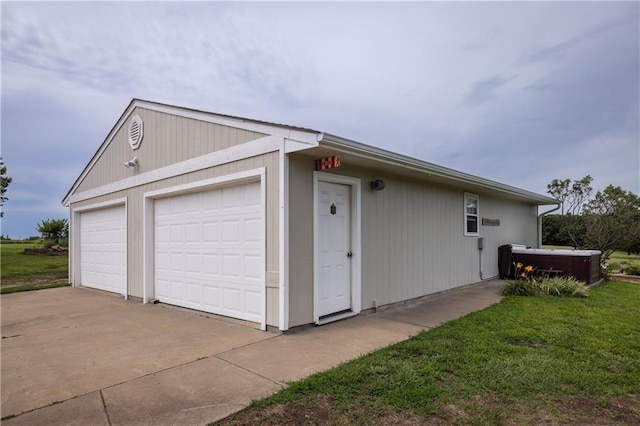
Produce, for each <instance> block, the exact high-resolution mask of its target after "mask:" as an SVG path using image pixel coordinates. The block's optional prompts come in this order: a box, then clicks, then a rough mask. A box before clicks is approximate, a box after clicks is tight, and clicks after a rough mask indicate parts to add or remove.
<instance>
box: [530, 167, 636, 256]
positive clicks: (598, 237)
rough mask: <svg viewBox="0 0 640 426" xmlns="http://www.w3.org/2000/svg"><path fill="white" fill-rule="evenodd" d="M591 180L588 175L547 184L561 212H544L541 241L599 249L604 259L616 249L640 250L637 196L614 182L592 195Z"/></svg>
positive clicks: (548, 190)
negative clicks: (545, 213) (547, 213)
mask: <svg viewBox="0 0 640 426" xmlns="http://www.w3.org/2000/svg"><path fill="white" fill-rule="evenodd" d="M592 181H593V178H592V177H591V176H590V175H587V176H585V177H583V178H582V179H579V180H576V181H574V182H572V181H571V180H570V179H564V180H558V179H554V180H552V181H551V183H549V185H547V192H548V193H549V194H551V195H552V196H553V197H554V198H556V199H557V200H558V204H559V210H560V213H559V214H549V215H546V216H543V218H542V243H543V244H549V245H561V246H572V247H574V248H576V249H595V250H600V251H601V252H602V260H603V261H604V260H606V259H608V258H609V257H610V256H611V254H612V253H613V252H614V251H615V250H624V251H627V252H628V253H638V252H640V197H638V195H636V194H634V193H633V192H631V191H626V190H624V189H622V188H621V187H619V186H613V185H609V186H607V187H606V188H605V189H603V190H602V191H597V192H596V193H595V195H594V196H593V197H592V196H591V194H592V193H593V187H592V186H591V182H592Z"/></svg>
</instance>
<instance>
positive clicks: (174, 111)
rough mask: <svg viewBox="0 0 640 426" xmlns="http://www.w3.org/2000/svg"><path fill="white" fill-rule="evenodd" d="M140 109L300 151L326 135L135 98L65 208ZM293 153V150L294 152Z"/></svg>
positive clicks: (84, 172)
mask: <svg viewBox="0 0 640 426" xmlns="http://www.w3.org/2000/svg"><path fill="white" fill-rule="evenodd" d="M136 108H143V109H147V110H150V111H156V112H162V113H166V114H171V115H176V116H179V117H184V118H191V119H194V120H199V121H204V122H207V123H213V124H219V125H222V126H229V127H234V128H238V129H242V130H248V131H252V132H257V133H263V134H265V135H270V136H280V137H284V138H288V139H291V140H292V141H296V142H298V143H300V144H301V145H300V149H297V150H301V149H305V147H306V148H313V147H314V146H318V141H320V139H322V133H320V132H317V131H314V130H309V131H304V130H303V129H292V128H290V127H288V126H284V125H282V126H278V125H277V124H272V125H271V124H268V123H260V122H256V121H253V120H249V119H242V118H240V117H238V118H233V117H228V116H222V115H219V114H216V113H213V112H204V111H195V110H189V109H186V108H182V107H178V106H171V105H165V104H158V103H155V102H149V101H144V100H139V99H134V100H133V101H131V103H130V104H129V106H128V107H127V109H126V110H125V111H124V112H123V113H122V115H121V116H120V118H119V119H118V121H117V122H116V124H115V126H113V129H111V131H110V132H109V134H108V135H107V138H106V139H105V140H104V142H103V143H102V145H100V147H99V148H98V151H97V152H96V153H95V154H94V156H93V157H92V158H91V161H90V162H89V164H87V165H86V166H85V168H84V169H83V171H82V173H81V174H80V176H79V177H78V178H77V179H76V181H75V182H74V183H73V185H72V186H71V188H70V189H69V191H68V192H67V195H65V197H64V199H63V200H62V205H63V206H65V207H68V206H69V199H70V198H71V195H72V194H73V193H74V192H75V190H76V189H77V188H78V187H79V186H80V184H81V183H82V181H83V180H84V178H85V177H86V176H87V174H89V171H91V169H92V168H93V166H94V165H95V163H96V162H97V161H98V159H100V157H101V156H102V154H103V153H104V151H105V150H106V149H107V147H108V146H109V144H110V143H111V141H112V140H113V138H114V137H115V135H116V134H117V133H118V131H120V129H121V128H122V126H123V125H124V124H125V123H126V122H127V120H128V119H129V117H130V115H131V114H132V113H133V111H134V110H135V109H136ZM292 152H293V151H292Z"/></svg>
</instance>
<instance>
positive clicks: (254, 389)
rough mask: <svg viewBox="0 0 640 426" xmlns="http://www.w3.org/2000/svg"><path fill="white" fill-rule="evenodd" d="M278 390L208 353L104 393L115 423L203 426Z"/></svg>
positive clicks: (268, 382) (278, 388) (276, 385)
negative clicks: (198, 358) (206, 355)
mask: <svg viewBox="0 0 640 426" xmlns="http://www.w3.org/2000/svg"><path fill="white" fill-rule="evenodd" d="M280 389H281V386H279V385H278V384H276V383H274V382H272V381H269V380H267V379H265V378H263V377H260V376H257V375H255V374H252V373H250V372H248V371H246V370H243V369H241V368H239V367H236V366H234V365H232V364H230V363H228V362H226V361H223V360H220V359H218V358H215V357H212V358H207V359H203V360H199V361H195V362H192V363H189V364H186V365H182V366H180V367H176V368H172V369H170V370H166V371H162V372H159V373H155V374H152V375H149V376H146V377H142V378H140V379H137V380H132V381H130V382H127V383H123V384H121V385H116V386H113V387H111V388H108V389H105V390H103V391H102V394H103V396H104V400H105V404H106V407H107V411H108V412H109V419H110V420H111V424H113V425H131V424H136V425H141V424H150V425H158V424H188V425H206V424H208V423H210V422H213V421H216V420H220V419H223V418H225V417H227V416H228V415H230V414H232V413H234V412H236V411H238V410H240V409H242V408H244V407H246V406H247V405H249V403H251V401H252V400H254V399H258V398H263V397H266V396H269V395H271V394H272V393H275V392H277V391H279V390H280ZM132 395H135V398H132Z"/></svg>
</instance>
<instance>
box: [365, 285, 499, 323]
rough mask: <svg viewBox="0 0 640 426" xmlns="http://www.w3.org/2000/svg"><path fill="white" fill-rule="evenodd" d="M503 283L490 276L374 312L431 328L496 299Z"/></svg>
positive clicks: (490, 303)
mask: <svg viewBox="0 0 640 426" xmlns="http://www.w3.org/2000/svg"><path fill="white" fill-rule="evenodd" d="M503 286H504V282H503V281H499V280H492V281H488V282H486V283H482V284H479V285H474V286H469V287H465V288H462V289H456V290H454V291H451V292H446V293H441V294H436V295H433V296H427V297H424V298H422V299H421V300H420V301H417V302H414V303H409V304H404V305H398V306H394V307H392V308H389V309H386V310H384V311H382V312H379V313H377V314H375V315H376V316H379V317H381V318H386V319H389V320H393V321H399V322H403V323H407V324H415V325H419V326H422V327H427V328H434V327H437V326H439V325H442V324H444V323H445V322H447V321H451V320H454V319H456V318H460V317H462V316H465V315H467V314H469V313H471V312H475V311H479V310H482V309H484V308H486V307H488V306H491V305H493V304H494V303H497V302H499V301H500V300H501V299H502V296H501V295H500V290H501V289H502V287H503Z"/></svg>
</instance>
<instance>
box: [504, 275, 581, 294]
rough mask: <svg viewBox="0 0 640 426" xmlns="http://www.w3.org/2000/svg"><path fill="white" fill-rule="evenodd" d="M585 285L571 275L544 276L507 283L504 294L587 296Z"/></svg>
mask: <svg viewBox="0 0 640 426" xmlns="http://www.w3.org/2000/svg"><path fill="white" fill-rule="evenodd" d="M587 292H588V289H587V286H586V285H585V283H583V282H580V281H577V280H576V279H575V278H573V277H553V278H551V277H544V278H541V279H530V280H518V281H512V282H510V283H508V284H507V285H506V286H505V288H504V289H503V290H502V294H503V295H504V296H555V297H587Z"/></svg>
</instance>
